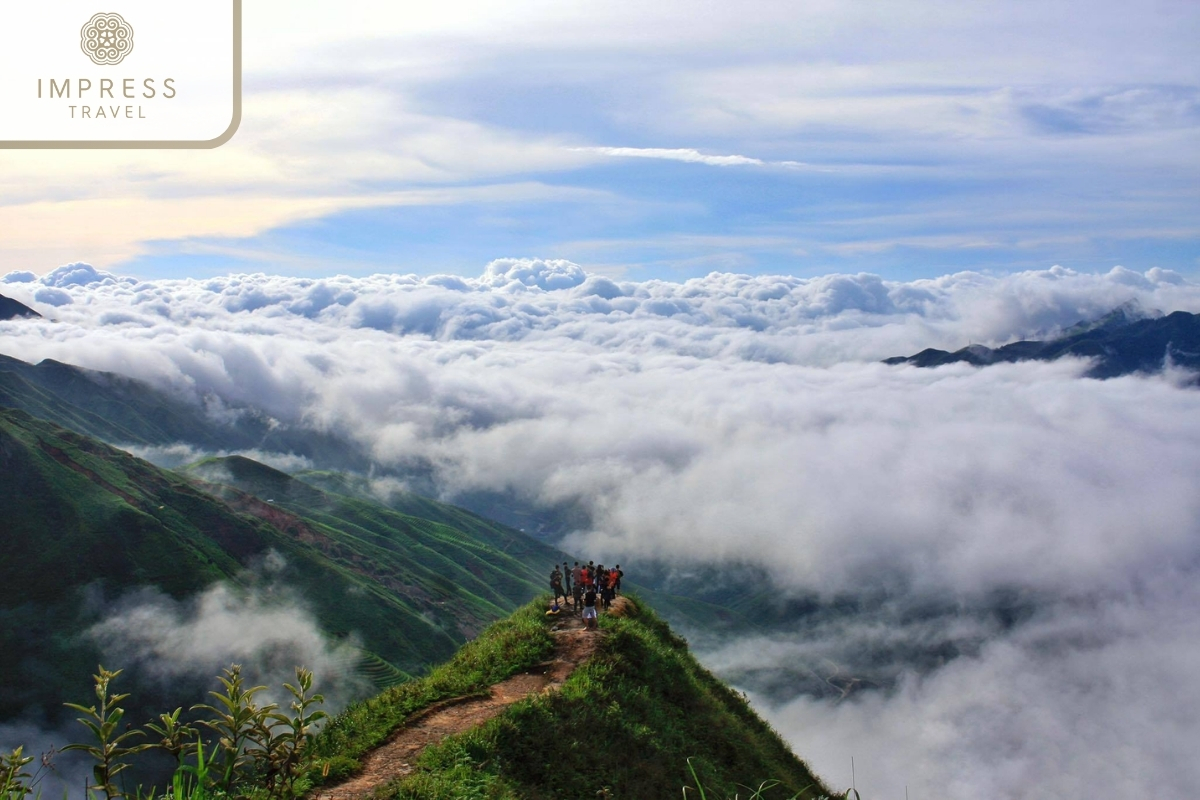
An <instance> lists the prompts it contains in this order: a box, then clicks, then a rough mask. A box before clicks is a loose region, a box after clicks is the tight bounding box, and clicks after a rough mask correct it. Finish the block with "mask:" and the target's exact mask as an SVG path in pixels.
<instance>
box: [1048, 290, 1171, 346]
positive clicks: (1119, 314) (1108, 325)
mask: <svg viewBox="0 0 1200 800" xmlns="http://www.w3.org/2000/svg"><path fill="white" fill-rule="evenodd" d="M1163 316H1164V314H1163V312H1162V311H1160V310H1158V309H1157V308H1146V307H1145V306H1143V305H1142V304H1141V302H1140V301H1139V300H1138V299H1137V298H1136V297H1135V298H1133V299H1132V300H1126V301H1125V302H1124V303H1121V305H1119V306H1117V307H1116V308H1114V309H1113V310H1112V311H1109V312H1108V313H1107V314H1105V315H1103V316H1101V317H1097V318H1096V319H1092V320H1080V321H1079V322H1076V323H1075V324H1074V325H1072V326H1071V327H1069V328H1067V329H1066V330H1064V331H1063V332H1062V333H1061V334H1060V335H1059V336H1057V337H1055V338H1057V339H1065V338H1067V337H1070V336H1074V335H1076V334H1079V333H1087V332H1088V331H1096V330H1100V331H1115V330H1117V329H1119V328H1124V327H1126V326H1128V325H1132V324H1133V323H1135V322H1141V321H1142V320H1147V319H1160V318H1162V317H1163Z"/></svg>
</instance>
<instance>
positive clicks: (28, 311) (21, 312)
mask: <svg viewBox="0 0 1200 800" xmlns="http://www.w3.org/2000/svg"><path fill="white" fill-rule="evenodd" d="M41 316H42V315H41V314H39V313H38V312H36V311H34V310H33V309H32V308H30V307H29V306H27V305H25V304H24V303H22V302H19V301H17V300H13V299H12V298H11V297H5V296H4V295H2V294H0V321H3V320H6V319H24V318H28V319H41Z"/></svg>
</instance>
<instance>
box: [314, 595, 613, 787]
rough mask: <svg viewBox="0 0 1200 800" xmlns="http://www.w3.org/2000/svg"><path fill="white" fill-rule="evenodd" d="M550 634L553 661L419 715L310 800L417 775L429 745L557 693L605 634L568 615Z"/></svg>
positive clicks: (433, 707)
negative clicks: (540, 696) (520, 702)
mask: <svg viewBox="0 0 1200 800" xmlns="http://www.w3.org/2000/svg"><path fill="white" fill-rule="evenodd" d="M624 604H625V600H624V598H621V597H618V598H617V599H616V600H614V601H613V607H612V608H611V609H610V612H609V613H616V614H617V615H618V616H620V615H621V614H622V613H623V612H624V611H625V609H624ZM555 628H556V629H555V630H552V631H551V636H553V637H554V657H553V658H552V660H550V661H547V662H544V663H542V664H539V665H538V666H536V667H534V668H533V669H531V670H529V671H527V672H523V673H520V674H518V675H514V676H512V677H511V678H508V679H507V680H504V681H501V682H500V683H497V684H495V685H494V686H492V687H491V692H490V694H489V695H488V696H487V697H461V698H453V699H451V700H443V701H441V702H439V703H434V704H433V705H432V706H430V707H429V708H427V709H425V710H424V711H419V712H417V713H416V714H414V715H413V716H412V717H411V718H410V719H409V720H408V721H407V722H406V723H405V724H404V725H403V726H401V727H400V728H398V729H397V730H396V731H395V733H393V734H392V735H391V736H390V737H389V738H388V740H387V741H386V742H384V743H383V744H382V745H380V746H379V747H377V748H376V749H374V750H372V751H371V752H370V753H368V754H367V755H366V757H364V758H363V762H362V765H363V766H362V771H361V772H359V773H358V774H357V775H355V776H354V777H352V778H350V779H348V780H346V781H343V782H342V783H339V784H336V785H333V786H323V787H321V788H320V789H319V790H318V791H316V792H314V793H313V794H311V795H310V798H311V800H360V798H364V797H366V796H368V795H370V794H371V792H373V791H374V790H375V789H377V788H379V787H380V786H383V785H384V784H386V783H388V782H390V781H393V780H395V779H396V778H400V777H403V776H405V775H408V774H409V773H411V772H412V771H413V765H414V764H415V763H416V760H417V757H418V756H420V755H421V753H422V752H423V751H424V750H425V748H426V747H429V746H430V745H433V744H437V743H438V742H440V741H442V739H444V738H446V737H447V736H451V735H453V734H456V733H462V732H463V731H465V730H469V729H471V728H473V727H475V726H476V725H480V724H482V723H484V722H487V721H488V720H489V719H491V718H492V717H495V716H497V715H498V714H499V713H500V712H501V711H503V710H504V709H505V708H507V707H508V706H510V705H512V704H513V703H515V702H517V701H518V700H522V699H524V698H526V697H528V696H530V695H531V694H535V693H537V692H554V691H557V690H558V689H559V687H561V686H562V684H563V682H564V681H566V679H567V678H568V677H569V676H570V675H571V673H572V672H574V671H575V668H576V667H577V666H579V665H580V664H582V663H583V662H584V661H586V660H587V659H588V658H590V657H591V655H592V653H594V652H595V650H596V642H597V641H598V640H599V638H600V637H602V636H603V635H604V634H602V633H600V632H599V631H587V630H585V629H584V627H583V621H582V620H580V619H579V618H577V617H573V616H570V615H564V616H563V617H562V618H561V621H559V622H558V623H557V624H556V626H555Z"/></svg>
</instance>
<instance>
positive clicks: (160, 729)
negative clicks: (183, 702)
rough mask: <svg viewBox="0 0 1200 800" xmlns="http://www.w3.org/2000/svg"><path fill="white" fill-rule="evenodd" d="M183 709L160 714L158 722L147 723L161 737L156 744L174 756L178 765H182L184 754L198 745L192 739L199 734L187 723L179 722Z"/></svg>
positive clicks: (190, 751)
mask: <svg viewBox="0 0 1200 800" xmlns="http://www.w3.org/2000/svg"><path fill="white" fill-rule="evenodd" d="M182 711H183V709H182V708H177V709H175V710H174V711H172V712H171V713H170V714H159V715H158V722H157V723H156V722H153V721H151V722H147V723H146V729H147V730H149V731H150V732H152V733H154V734H155V735H157V736H158V737H159V740H158V741H157V742H155V743H154V746H155V747H157V748H158V749H160V750H165V751H166V752H168V753H170V754H171V755H172V756H174V757H175V764H176V766H179V765H181V764H182V763H183V758H184V756H186V755H188V754H190V753H192V752H193V751H194V750H195V749H196V748H197V747H198V745H197V744H196V743H195V742H193V741H192V737H194V736H196V735H197V732H196V729H195V728H193V727H192V726H191V725H188V724H187V723H180V722H179V714H180V712H182Z"/></svg>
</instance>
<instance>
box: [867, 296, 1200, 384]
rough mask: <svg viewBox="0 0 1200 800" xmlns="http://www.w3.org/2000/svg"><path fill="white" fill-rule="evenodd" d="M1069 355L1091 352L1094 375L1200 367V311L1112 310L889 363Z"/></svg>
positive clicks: (937, 363)
mask: <svg viewBox="0 0 1200 800" xmlns="http://www.w3.org/2000/svg"><path fill="white" fill-rule="evenodd" d="M1063 356H1076V357H1081V358H1091V359H1094V360H1095V365H1094V366H1093V367H1092V368H1091V369H1090V370H1088V373H1087V374H1088V377H1092V378H1115V377H1117V376H1119V375H1129V374H1132V373H1137V372H1142V373H1152V372H1159V371H1161V370H1162V369H1163V366H1164V364H1165V363H1167V362H1168V361H1169V362H1170V363H1172V364H1174V365H1175V366H1180V367H1185V368H1187V369H1192V370H1200V314H1189V313H1187V312H1186V311H1176V312H1175V313H1173V314H1168V315H1167V316H1165V317H1160V318H1156V319H1140V320H1132V319H1131V318H1130V317H1128V316H1127V315H1125V314H1124V313H1122V314H1120V315H1117V314H1115V313H1114V314H1110V315H1108V316H1107V317H1105V318H1104V319H1103V320H1102V321H1101V322H1100V323H1099V324H1090V325H1085V324H1082V323H1081V324H1080V325H1077V326H1075V327H1074V328H1072V329H1070V330H1068V331H1067V332H1066V333H1065V334H1064V335H1063V336H1060V337H1058V338H1056V339H1051V340H1048V341H1023V342H1013V343H1012V344H1006V345H1004V346H1003V347H999V348H996V349H992V348H989V347H984V346H983V345H971V346H969V347H964V348H963V349H961V350H957V351H955V352H953V353H949V352H947V351H945V350H937V349H935V348H929V349H926V350H922V351H921V352H919V353H917V354H916V355H911V356H896V357H893V358H888V359H885V360H884V363H885V364H913V365H915V366H918V367H937V366H941V365H943V364H954V363H960V362H965V363H968V364H974V365H975V366H985V365H987V364H998V363H1006V362H1008V363H1011V362H1015V361H1029V360H1036V361H1053V360H1054V359H1057V358H1062V357H1063Z"/></svg>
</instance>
